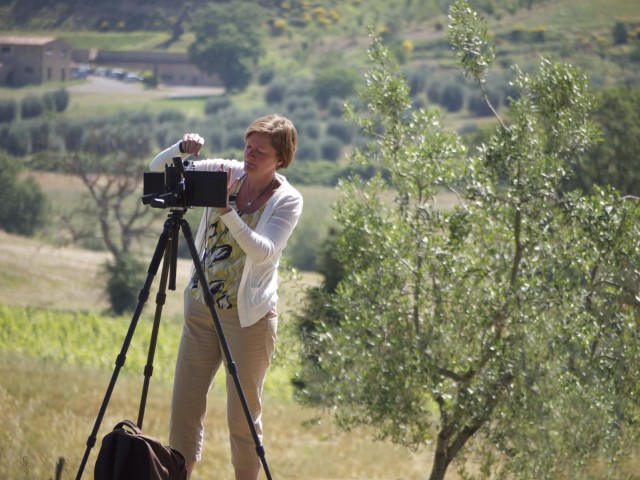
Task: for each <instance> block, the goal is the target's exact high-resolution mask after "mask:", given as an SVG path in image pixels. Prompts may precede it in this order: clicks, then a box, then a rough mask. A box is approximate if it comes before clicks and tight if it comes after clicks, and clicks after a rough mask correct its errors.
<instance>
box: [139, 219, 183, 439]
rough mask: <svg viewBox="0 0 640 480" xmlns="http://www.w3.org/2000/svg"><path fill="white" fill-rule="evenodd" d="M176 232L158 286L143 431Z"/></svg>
mask: <svg viewBox="0 0 640 480" xmlns="http://www.w3.org/2000/svg"><path fill="white" fill-rule="evenodd" d="M175 234H176V231H175V229H173V230H172V236H171V238H170V239H169V245H168V246H167V248H166V249H165V255H164V262H163V263H162V273H161V274H160V284H159V286H158V293H157V294H156V312H155V316H154V319H153V330H152V331H151V340H150V341H149V353H148V354H147V364H146V366H145V367H144V383H143V385H142V396H141V397H140V410H139V411H138V421H137V423H136V424H137V425H138V428H139V429H140V430H142V423H143V422H144V410H145V406H146V404H147V395H148V393H149V383H150V382H151V376H152V375H153V359H154V357H155V352H156V345H157V343H158V332H159V330H160V318H161V317H162V309H163V307H164V304H165V302H166V299H167V293H166V292H167V277H168V275H169V268H170V267H171V266H172V265H173V262H172V259H174V257H173V255H174V253H173V249H172V248H171V247H170V245H171V244H172V243H174V244H175V243H177V242H176V235H175Z"/></svg>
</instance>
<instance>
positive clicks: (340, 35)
mask: <svg viewBox="0 0 640 480" xmlns="http://www.w3.org/2000/svg"><path fill="white" fill-rule="evenodd" d="M253 3H256V4H258V5H260V6H262V7H263V8H264V12H265V14H264V22H265V25H266V26H267V28H268V32H269V36H270V37H269V40H268V42H269V44H270V48H269V49H268V50H269V52H270V53H269V55H268V57H267V58H265V59H264V63H265V64H270V65H273V66H276V67H277V66H278V65H280V66H282V67H285V66H286V68H287V70H288V71H290V72H295V71H299V72H307V73H308V72H309V71H312V70H313V69H314V68H316V67H317V66H319V65H322V64H323V63H324V64H326V62H327V58H328V57H336V56H337V57H338V58H341V59H342V60H343V62H345V64H346V65H352V66H358V65H360V66H362V65H363V64H364V63H365V61H366V58H365V55H364V49H365V48H366V45H367V28H368V26H373V27H374V28H375V29H376V31H378V32H380V33H381V34H383V35H385V38H386V39H388V41H389V42H391V43H392V44H396V45H398V46H399V45H404V47H406V48H408V49H410V51H411V53H410V55H409V56H408V57H407V58H406V59H405V60H404V61H405V63H406V64H407V67H409V66H411V67H415V66H418V65H425V64H426V65H429V66H431V67H434V66H438V67H443V66H451V65H452V55H451V51H450V49H449V47H448V45H447V43H446V40H445V37H444V33H445V26H446V23H447V17H446V12H447V9H448V5H449V4H450V3H451V1H450V0H421V1H406V2H402V6H401V7H400V5H399V4H398V3H399V2H397V1H394V2H387V1H386V0H368V1H366V2H364V1H363V0H356V1H352V2H339V1H338V0H329V1H323V2H319V1H302V0H294V1H287V2H284V1H279V0H254V1H253ZM469 3H470V5H471V6H472V7H473V8H474V9H476V10H477V11H479V13H480V14H481V15H483V16H484V17H485V18H486V19H487V22H488V26H489V30H490V34H491V35H492V36H493V38H494V39H495V44H496V47H497V50H498V60H499V61H498V63H497V65H496V66H495V69H496V70H500V69H503V68H504V69H505V70H507V69H508V67H509V66H510V65H511V64H512V63H518V64H520V65H521V66H522V65H524V66H525V67H527V66H528V65H529V64H531V63H537V60H538V59H539V57H540V56H541V55H552V56H554V57H555V58H556V59H562V60H567V61H569V62H570V63H574V64H577V65H579V66H581V67H583V68H585V70H587V72H589V73H590V75H592V76H594V77H595V82H596V84H597V85H606V84H609V83H616V82H622V81H626V82H634V83H635V82H637V79H638V77H640V75H638V72H639V67H638V63H639V62H638V59H639V58H640V54H639V52H640V46H639V43H640V40H639V39H638V35H639V34H640V11H639V10H638V8H637V2H630V1H627V0H609V1H607V2H602V1H600V0H583V1H580V2H574V1H569V0H470V2H469ZM206 4H207V2H206V1H205V0H193V1H186V0H178V1H169V0H157V1H156V0H141V1H139V2H133V3H132V2H128V1H126V0H114V1H112V2H111V1H110V2H102V1H99V0H59V1H57V2H45V1H42V0H10V1H7V2H3V4H1V5H0V29H1V30H2V31H3V32H16V33H26V32H35V33H42V34H45V33H46V34H51V33H53V34H56V35H59V36H60V37H62V38H64V39H65V40H66V41H67V42H69V43H70V44H71V45H72V46H74V47H76V48H112V49H123V50H128V49H158V50H167V49H169V50H173V51H186V48H187V46H188V45H189V43H190V42H192V41H193V37H192V34H191V32H190V27H189V26H190V21H191V19H193V18H196V17H197V15H198V12H199V11H200V10H201V9H202V8H203V6H205V5H206ZM399 7H400V8H399ZM618 24H620V25H622V26H623V27H624V28H625V29H626V33H627V39H626V41H625V42H624V43H620V42H619V41H618V40H615V39H614V37H613V32H614V28H616V26H619V25H618ZM406 42H409V43H408V44H407V43H406ZM404 47H403V48H404Z"/></svg>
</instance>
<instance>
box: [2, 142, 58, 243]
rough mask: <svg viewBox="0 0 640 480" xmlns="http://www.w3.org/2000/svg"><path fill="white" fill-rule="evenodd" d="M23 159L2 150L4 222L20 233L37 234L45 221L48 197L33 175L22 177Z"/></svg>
mask: <svg viewBox="0 0 640 480" xmlns="http://www.w3.org/2000/svg"><path fill="white" fill-rule="evenodd" d="M19 171H20V163H19V162H17V161H16V159H14V158H11V157H10V156H9V155H6V154H0V191H1V192H2V202H0V225H1V226H2V229H3V230H5V231H7V232H10V233H17V234H19V235H27V236H30V235H33V234H34V233H36V232H37V231H38V229H40V228H41V227H42V225H43V224H44V219H45V214H46V210H47V199H46V196H45V194H44V193H43V192H42V190H41V189H40V186H39V185H38V184H37V183H36V182H35V180H33V179H27V180H23V181H21V180H19V178H18V173H19Z"/></svg>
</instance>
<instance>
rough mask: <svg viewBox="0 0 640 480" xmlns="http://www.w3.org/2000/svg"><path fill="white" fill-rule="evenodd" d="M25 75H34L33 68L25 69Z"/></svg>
mask: <svg viewBox="0 0 640 480" xmlns="http://www.w3.org/2000/svg"><path fill="white" fill-rule="evenodd" d="M24 73H29V74H32V73H33V67H24Z"/></svg>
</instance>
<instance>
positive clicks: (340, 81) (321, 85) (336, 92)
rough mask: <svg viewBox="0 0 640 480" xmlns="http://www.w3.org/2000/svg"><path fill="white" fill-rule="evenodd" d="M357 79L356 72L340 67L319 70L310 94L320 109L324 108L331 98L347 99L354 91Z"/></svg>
mask: <svg viewBox="0 0 640 480" xmlns="http://www.w3.org/2000/svg"><path fill="white" fill-rule="evenodd" d="M358 81H359V77H358V73H357V71H356V70H354V69H352V68H346V67H341V66H334V67H329V68H325V69H321V70H319V71H318V72H317V73H316V76H315V78H314V79H313V84H312V94H313V98H315V100H316V102H317V103H318V105H319V106H320V107H321V108H326V107H327V105H329V101H330V100H331V98H332V97H338V98H347V97H349V96H350V95H352V94H353V93H354V92H355V91H356V85H357V84H358Z"/></svg>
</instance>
